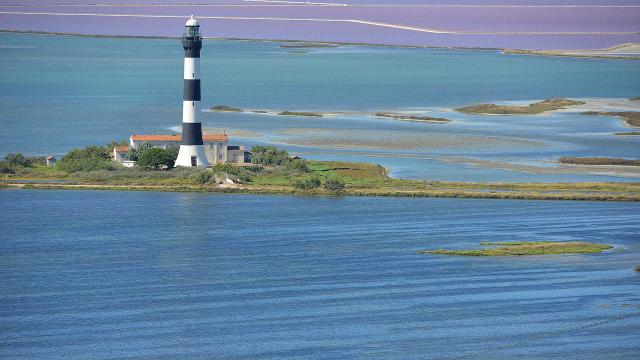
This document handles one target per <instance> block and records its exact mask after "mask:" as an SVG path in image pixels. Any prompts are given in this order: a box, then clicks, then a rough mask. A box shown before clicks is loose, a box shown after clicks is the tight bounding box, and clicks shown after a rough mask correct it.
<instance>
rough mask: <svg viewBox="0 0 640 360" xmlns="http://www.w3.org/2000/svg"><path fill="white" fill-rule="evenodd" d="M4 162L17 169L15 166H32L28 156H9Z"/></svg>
mask: <svg viewBox="0 0 640 360" xmlns="http://www.w3.org/2000/svg"><path fill="white" fill-rule="evenodd" d="M4 160H5V161H6V162H7V163H8V164H9V166H11V167H15V166H24V167H28V166H31V160H29V159H28V158H27V157H26V156H24V155H22V154H20V153H15V154H13V153H12V154H8V155H7V156H5V157H4Z"/></svg>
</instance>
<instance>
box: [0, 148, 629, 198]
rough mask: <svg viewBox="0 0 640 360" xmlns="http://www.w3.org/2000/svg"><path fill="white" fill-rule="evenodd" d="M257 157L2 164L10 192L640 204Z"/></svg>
mask: <svg viewBox="0 0 640 360" xmlns="http://www.w3.org/2000/svg"><path fill="white" fill-rule="evenodd" d="M252 152H253V158H252V160H253V162H254V163H253V164H245V166H233V165H230V164H217V165H215V166H214V167H213V168H210V169H199V168H175V169H169V168H168V166H171V164H172V162H171V161H168V160H167V159H165V156H164V155H163V156H160V157H158V159H155V158H153V157H149V156H146V155H144V154H141V155H139V159H140V161H139V163H140V165H141V166H140V167H136V168H131V169H129V168H124V167H122V166H121V165H120V164H118V163H116V162H114V161H111V160H109V157H108V153H109V150H108V148H107V147H95V146H94V147H89V148H86V149H78V150H74V151H72V152H70V153H69V154H68V155H66V156H65V157H63V158H62V159H60V160H59V161H58V162H57V164H56V165H54V166H46V165H44V163H42V162H36V161H30V160H29V159H26V158H25V157H21V156H17V155H16V154H11V157H9V156H8V157H7V160H5V161H0V172H1V173H2V174H3V176H4V177H5V179H4V180H3V184H4V185H6V186H10V187H20V188H39V189H117V190H149V191H189V192H234V193H269V194H299V195H352V196H396V197H458V198H490V199H535V200H599V201H640V183H617V182H602V183H476V182H468V183H465V182H447V181H426V180H407V179H394V178H391V177H389V176H388V174H387V170H386V169H385V168H383V167H382V166H379V165H374V164H362V163H349V162H338V161H307V160H304V159H299V158H295V157H291V156H290V155H289V154H288V153H287V152H286V151H283V150H278V149H276V148H273V147H263V146H255V147H254V148H253V149H252ZM143 160H144V161H143ZM156 160H157V161H156ZM143 164H146V165H143ZM167 164H168V165H167Z"/></svg>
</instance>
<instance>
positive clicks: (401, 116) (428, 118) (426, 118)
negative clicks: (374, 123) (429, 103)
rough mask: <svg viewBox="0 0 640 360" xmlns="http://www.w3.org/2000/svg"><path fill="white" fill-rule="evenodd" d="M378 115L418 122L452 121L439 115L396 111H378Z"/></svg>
mask: <svg viewBox="0 0 640 360" xmlns="http://www.w3.org/2000/svg"><path fill="white" fill-rule="evenodd" d="M375 116H377V117H383V118H390V119H396V120H406V121H418V122H447V121H451V120H449V119H445V118H439V117H431V116H416V115H406V114H395V113H382V112H379V113H376V115H375Z"/></svg>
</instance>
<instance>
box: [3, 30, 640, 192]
mask: <svg viewBox="0 0 640 360" xmlns="http://www.w3.org/2000/svg"><path fill="white" fill-rule="evenodd" d="M0 44H1V45H0V65H1V66H0V109H2V111H1V112H0V124H1V125H2V131H0V154H6V153H9V152H16V151H18V152H23V153H26V154H31V155H42V154H58V155H61V154H63V153H65V152H66V151H68V150H70V149H72V148H76V147H81V146H86V145H94V144H102V143H106V142H110V141H111V140H114V139H116V140H121V139H126V138H128V137H129V136H130V135H131V134H133V133H137V134H141V133H152V132H156V133H163V132H164V133H167V132H171V131H172V130H171V129H172V128H175V127H176V126H179V124H180V121H181V120H180V119H181V113H180V112H181V109H182V108H181V106H180V104H181V101H182V81H181V79H182V66H183V65H182V61H183V60H182V56H183V53H182V50H181V48H180V44H179V42H178V41H177V40H170V39H114V38H83V37H70V36H45V35H42V36H38V35H19V34H8V33H3V34H0ZM309 51H310V53H308V54H302V55H292V54H287V49H282V48H280V47H279V44H278V43H270V42H251V41H205V45H204V50H203V54H202V56H203V57H202V81H203V85H202V86H203V90H202V91H203V101H202V103H203V106H210V105H214V104H228V105H233V106H238V107H243V108H253V109H273V110H287V109H291V110H325V111H336V110H343V111H344V110H351V111H353V110H356V111H379V110H382V111H404V110H412V109H413V110H415V109H422V110H425V111H427V112H429V113H430V114H433V115H435V116H445V117H448V118H451V119H453V120H454V121H453V122H451V123H448V124H435V125H434V124H415V123H407V122H400V121H393V120H381V119H375V118H368V117H358V116H338V117H334V118H324V119H308V118H295V117H293V118H281V117H277V116H256V115H245V114H219V113H204V114H203V116H202V121H203V126H204V127H205V128H207V127H208V128H216V129H228V130H230V131H231V132H232V133H233V130H234V129H235V130H244V131H251V132H253V133H254V134H255V135H254V136H253V137H251V138H239V137H237V136H236V137H232V143H237V144H245V145H252V144H256V143H259V144H264V143H271V144H275V145H277V146H281V147H284V148H287V149H289V150H294V151H296V152H299V153H300V154H302V155H303V156H305V157H308V158H311V159H319V158H323V157H322V156H321V155H317V154H318V153H331V154H332V155H331V157H332V158H333V159H343V160H349V161H373V162H380V163H383V165H385V166H386V167H389V168H390V170H391V173H392V174H396V175H398V176H402V177H410V178H427V179H442V180H472V181H599V180H616V181H635V180H636V179H637V178H624V177H619V176H613V175H610V174H609V175H596V174H579V173H568V174H564V173H561V174H540V173H536V172H522V171H513V169H511V170H509V169H506V170H505V169H495V168H490V167H489V168H487V167H485V168H480V167H477V166H469V165H465V164H460V163H450V162H445V161H443V159H442V157H446V156H464V157H470V158H476V159H483V160H501V161H513V160H514V159H518V160H519V161H524V162H528V163H543V164H546V165H553V164H554V162H555V160H556V159H557V158H558V157H560V156H612V157H631V158H633V157H636V158H637V157H640V137H620V136H614V135H612V133H613V132H618V131H629V129H628V128H625V127H624V126H623V125H622V124H621V122H620V121H619V120H617V119H615V118H605V117H588V116H583V115H578V114H555V115H544V116H534V117H484V116H469V115H464V114H460V113H457V112H453V111H452V110H451V109H452V108H454V107H457V106H463V105H468V104H472V103H479V102H496V101H511V100H516V101H529V100H540V99H545V98H551V97H569V98H596V99H597V98H629V97H634V96H638V95H639V94H640V81H638V79H640V63H639V62H637V61H616V60H594V59H571V58H551V57H533V56H517V55H503V54H500V53H498V52H495V51H461V50H446V49H400V48H389V47H367V46H344V47H339V48H328V49H309ZM292 128H304V129H310V133H311V134H313V131H314V129H320V130H323V129H324V130H327V129H328V130H335V129H342V130H350V131H353V132H355V133H357V132H361V131H366V134H368V135H367V140H372V141H376V140H379V139H387V138H388V137H389V136H391V135H389V134H395V135H397V134H415V135H421V136H433V137H434V138H437V137H438V135H439V134H445V135H450V136H462V135H477V136H494V137H497V138H499V139H501V140H506V141H511V140H514V139H515V140H522V139H525V140H534V141H537V142H539V146H537V147H535V148H530V147H526V148H522V147H521V146H519V145H518V144H515V145H512V146H507V147H504V146H503V147H500V148H487V149H476V148H474V149H471V150H470V149H468V148H456V147H449V148H446V149H441V148H435V149H434V148H415V149H389V148H384V146H383V148H381V147H375V146H364V147H363V146H361V147H358V148H355V149H353V148H349V144H346V145H345V146H344V147H342V148H336V147H334V146H328V147H321V146H316V145H306V146H302V147H300V146H296V144H297V143H298V141H299V138H296V137H290V136H289V137H287V136H283V133H282V132H283V131H287V130H288V129H292ZM395 135H393V136H395ZM393 136H391V137H390V138H389V139H391V140H393ZM381 155H382V157H380V156H381ZM434 156H435V157H436V158H435V159H434V158H433V157H434ZM425 157H430V158H429V159H426V160H425V159H424V158H425ZM377 158H380V159H383V160H380V161H375V159H377ZM407 158H418V159H414V160H408V159H407Z"/></svg>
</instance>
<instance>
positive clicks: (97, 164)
mask: <svg viewBox="0 0 640 360" xmlns="http://www.w3.org/2000/svg"><path fill="white" fill-rule="evenodd" d="M56 166H57V167H59V168H60V169H62V170H64V171H68V172H75V171H91V170H114V169H116V164H115V163H114V162H113V161H111V159H110V158H109V153H108V152H107V148H104V147H101V146H88V147H86V148H84V149H74V150H71V151H70V152H69V153H67V154H66V155H65V156H63V157H62V159H60V161H58V162H57V163H56Z"/></svg>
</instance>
